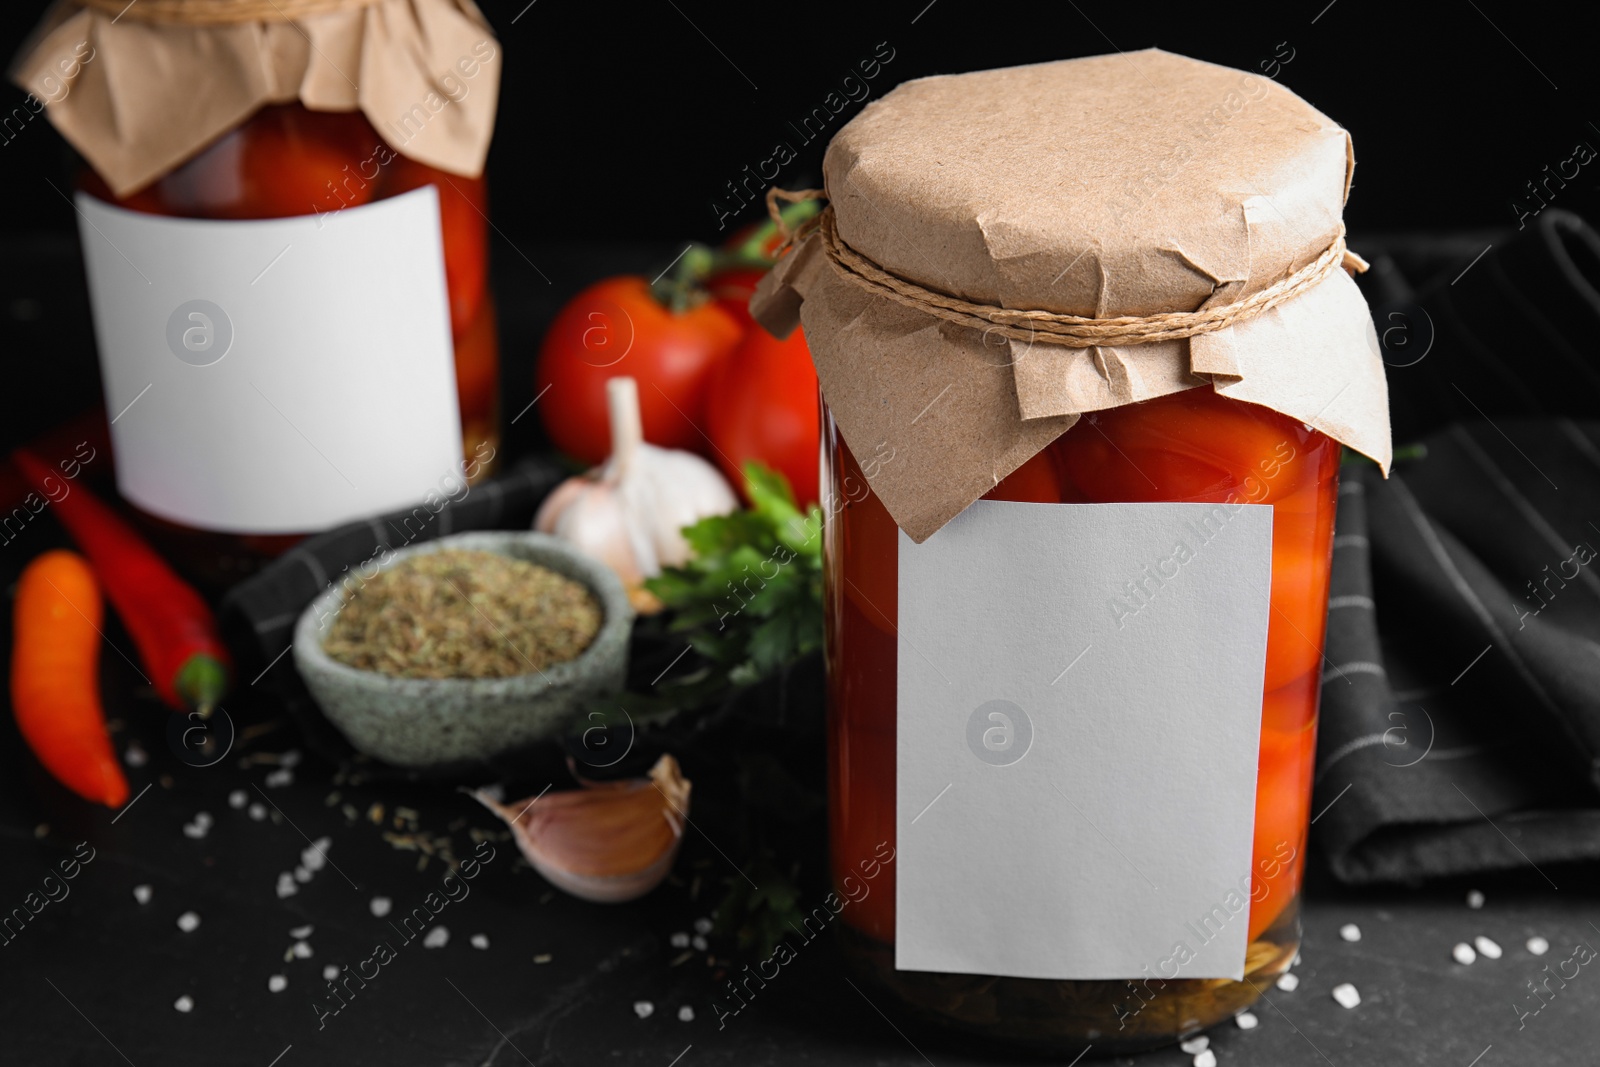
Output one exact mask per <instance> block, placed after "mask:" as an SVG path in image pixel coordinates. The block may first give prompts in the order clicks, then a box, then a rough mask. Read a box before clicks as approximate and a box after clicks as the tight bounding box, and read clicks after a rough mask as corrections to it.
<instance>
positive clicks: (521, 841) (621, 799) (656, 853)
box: [473, 755, 690, 904]
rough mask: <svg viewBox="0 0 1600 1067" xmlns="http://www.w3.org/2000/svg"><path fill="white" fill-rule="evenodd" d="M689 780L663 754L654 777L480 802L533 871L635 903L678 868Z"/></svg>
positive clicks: (593, 894) (600, 898)
mask: <svg viewBox="0 0 1600 1067" xmlns="http://www.w3.org/2000/svg"><path fill="white" fill-rule="evenodd" d="M689 790H690V783H689V780H688V779H687V778H685V777H684V776H683V773H682V771H681V770H680V769H679V767H678V761H677V760H675V759H673V758H672V757H671V756H670V755H663V756H662V757H661V758H660V759H658V760H657V761H656V764H655V766H654V767H652V768H650V775H649V777H648V778H630V779H627V780H625V781H620V782H602V783H597V784H588V785H585V787H584V788H582V789H570V790H566V791H564V792H560V793H545V794H544V795H542V796H539V797H536V798H524V799H522V800H519V801H512V802H510V803H504V804H502V803H500V802H499V801H497V800H496V799H495V798H494V797H493V796H491V795H490V794H488V793H487V792H485V791H483V790H478V791H477V792H475V793H473V796H474V797H476V798H477V800H478V802H479V803H480V804H482V805H483V806H484V807H486V808H488V809H489V810H490V811H492V812H494V813H495V814H496V815H498V816H500V818H501V819H503V820H505V822H506V824H507V825H509V826H510V827H511V831H512V833H513V834H514V835H515V837H516V840H517V846H518V847H519V848H520V849H521V850H522V854H523V855H524V856H526V857H527V858H528V862H529V863H531V864H533V868H534V870H536V871H538V872H539V873H540V874H541V875H543V876H544V878H545V880H546V881H548V882H549V883H550V884H551V885H553V886H555V887H556V888H558V889H561V890H564V891H565V892H568V893H571V894H572V895H573V896H575V897H579V898H581V899H583V900H588V901H593V902H595V903H598V904H618V903H622V902H624V901H629V900H635V899H637V898H639V897H642V896H644V895H645V894H646V893H648V892H650V890H652V889H654V888H655V887H656V886H658V885H660V884H661V882H662V880H663V879H665V878H666V876H667V873H668V872H669V871H670V870H671V869H672V863H673V861H674V860H675V859H676V858H677V855H678V845H679V843H680V842H681V841H682V840H683V827H684V823H685V822H686V821H687V820H688V818H689Z"/></svg>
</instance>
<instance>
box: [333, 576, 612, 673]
mask: <svg viewBox="0 0 1600 1067" xmlns="http://www.w3.org/2000/svg"><path fill="white" fill-rule="evenodd" d="M345 585H346V601H345V605H344V607H343V608H342V609H341V610H340V612H339V615H338V617H337V618H336V619H335V620H334V623H333V626H332V628H331V630H330V632H329V634H328V639H327V641H326V642H325V643H324V645H323V650H324V651H326V652H327V653H328V655H329V656H331V657H332V658H333V659H335V660H338V661H339V662H340V663H344V664H346V665H348V666H351V667H355V668H358V669H360V670H368V671H378V672H380V673H383V674H389V675H394V676H396V677H400V678H506V677H509V676H511V675H517V674H532V673H534V672H535V671H538V670H543V669H544V668H545V667H549V666H551V665H552V664H556V663H564V662H566V661H568V660H571V659H575V658H577V656H578V655H579V654H580V653H582V652H583V650H584V649H586V648H588V647H589V644H590V642H592V641H593V640H594V638H595V635H596V634H597V633H599V632H600V624H601V622H602V621H603V619H604V613H603V612H602V610H601V608H600V604H599V602H598V601H596V600H595V597H594V594H593V593H591V592H589V590H588V589H587V588H585V587H584V586H583V584H582V583H580V582H576V581H573V580H572V579H571V578H567V577H564V576H562V575H560V574H557V573H556V572H554V571H552V570H550V569H549V568H548V567H542V566H540V565H539V564H537V563H529V562H528V561H526V560H520V559H513V558H511V557H510V556H502V555H498V554H496V553H493V552H474V551H466V550H462V549H446V550H444V551H441V552H429V553H425V554H423V555H417V556H412V557H410V558H408V559H405V560H402V561H401V562H399V563H397V564H396V565H395V566H393V567H391V568H389V569H388V570H385V571H382V572H380V573H379V574H377V575H376V576H374V577H373V578H372V579H370V580H368V581H358V580H356V579H347V580H346V583H345Z"/></svg>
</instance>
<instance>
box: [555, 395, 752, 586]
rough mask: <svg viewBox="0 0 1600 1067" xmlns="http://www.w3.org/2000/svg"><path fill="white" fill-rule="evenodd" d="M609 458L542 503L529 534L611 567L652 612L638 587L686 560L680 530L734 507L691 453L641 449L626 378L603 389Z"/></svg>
mask: <svg viewBox="0 0 1600 1067" xmlns="http://www.w3.org/2000/svg"><path fill="white" fill-rule="evenodd" d="M606 406H607V409H608V411H609V414H610V416H611V456H610V457H609V458H608V459H607V460H606V461H605V462H604V463H602V464H601V465H600V466H598V467H596V468H595V469H594V470H592V471H589V472H588V473H587V474H582V475H579V476H578V477H576V478H569V479H567V480H566V481H565V482H562V483H561V484H560V485H559V486H557V487H556V489H555V491H554V492H553V493H551V494H550V495H549V497H547V498H546V499H545V502H544V504H543V505H541V506H540V508H539V513H538V514H537V515H536V516H535V517H534V520H533V528H534V529H535V530H538V531H540V532H542V533H548V534H554V535H555V536H557V537H559V538H561V539H562V540H564V541H570V542H571V543H572V544H574V545H576V546H577V547H578V548H580V549H582V550H583V551H584V552H587V553H588V554H589V555H591V556H594V557H595V558H596V559H599V560H600V561H602V562H603V563H605V564H607V565H608V566H610V567H611V569H612V570H614V571H616V572H617V573H618V574H619V575H620V576H621V577H622V581H623V583H624V584H625V585H626V586H627V587H628V595H629V597H630V599H632V600H633V601H634V606H635V607H636V608H639V609H640V610H641V611H652V610H656V609H659V607H660V604H659V603H658V602H657V601H656V599H655V597H653V596H651V595H650V593H648V592H647V591H645V590H644V589H643V588H641V584H640V583H642V582H643V581H644V580H645V579H646V578H653V577H655V576H656V575H658V574H660V573H661V568H662V567H673V566H681V565H682V564H684V563H687V562H688V561H689V555H690V553H689V545H688V543H687V542H686V541H684V539H683V534H682V532H681V531H682V529H683V528H684V527H685V526H688V525H691V524H692V523H695V522H698V521H699V520H701V519H703V518H706V517H707V516H710V515H726V514H727V513H729V512H730V511H733V510H735V509H736V508H737V507H738V506H739V501H738V499H737V498H736V497H735V496H734V493H733V488H732V487H731V486H730V485H729V484H728V482H727V479H725V478H723V476H722V473H721V472H720V471H718V470H717V468H715V467H713V466H712V465H711V464H709V463H707V462H706V461H705V460H703V459H701V458H700V457H699V456H697V455H695V454H694V453H692V452H682V451H679V450H677V449H672V448H658V447H657V446H655V445H652V444H647V443H646V442H645V440H644V430H643V427H642V425H641V423H640V419H639V387H638V386H637V385H636V384H635V383H634V380H633V379H632V378H612V379H611V380H610V381H608V382H606Z"/></svg>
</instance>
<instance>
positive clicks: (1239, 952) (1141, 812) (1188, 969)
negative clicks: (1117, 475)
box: [895, 500, 1272, 979]
mask: <svg viewBox="0 0 1600 1067" xmlns="http://www.w3.org/2000/svg"><path fill="white" fill-rule="evenodd" d="M899 571H900V619H899V653H898V654H899V679H898V697H897V698H898V709H899V710H898V721H897V725H898V743H897V753H898V757H897V771H898V779H897V782H898V786H897V794H896V799H897V816H896V825H897V832H898V844H897V848H898V853H897V856H896V859H895V864H896V867H897V868H898V871H899V873H898V877H897V880H896V894H897V896H896V902H895V903H896V911H895V915H896V922H895V966H896V967H897V968H899V969H901V970H916V971H944V972H956V973H965V974H991V975H1003V976H1007V977H1016V978H1049V979H1116V978H1130V977H1137V976H1141V975H1153V976H1158V977H1167V978H1171V977H1175V976H1177V975H1181V976H1182V977H1185V978H1234V979H1238V978H1241V977H1243V974H1244V958H1245V947H1246V943H1247V940H1248V939H1247V932H1248V926H1249V895H1250V870H1251V846H1252V838H1253V835H1254V823H1255V794H1256V759H1257V752H1258V747H1259V744H1260V730H1261V686H1262V677H1263V671H1264V669H1265V663H1266V644H1267V620H1268V612H1269V610H1270V602H1269V593H1270V584H1271V579H1272V508H1271V507H1269V506H1266V505H1260V504H1246V505H1220V504H1219V505H1212V504H1023V503H1006V502H999V501H987V500H980V501H978V502H977V503H975V504H973V505H972V506H971V507H969V508H967V510H966V511H964V512H963V513H962V514H961V515H959V516H957V517H956V518H955V519H954V520H953V521H952V522H951V523H950V524H949V525H948V526H946V527H944V528H943V529H941V530H940V531H939V532H938V533H936V534H934V535H933V536H932V537H931V538H929V539H928V540H927V541H926V542H925V543H924V544H921V545H917V544H913V543H912V541H911V539H910V538H908V537H906V536H905V535H904V534H901V535H900V552H899ZM1180 944H1181V945H1182V946H1184V949H1183V950H1179V948H1178V946H1179V945H1180Z"/></svg>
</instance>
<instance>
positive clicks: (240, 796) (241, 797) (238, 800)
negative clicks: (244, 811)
mask: <svg viewBox="0 0 1600 1067" xmlns="http://www.w3.org/2000/svg"><path fill="white" fill-rule="evenodd" d="M248 803H250V794H249V793H246V792H245V791H244V790H243V789H235V790H234V791H233V792H231V793H229V794H228V807H230V808H233V809H234V810H236V811H237V810H239V809H241V808H243V807H244V806H245V805H246V804H248Z"/></svg>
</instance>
